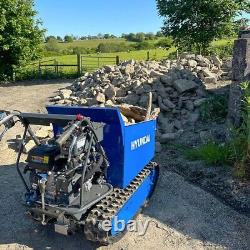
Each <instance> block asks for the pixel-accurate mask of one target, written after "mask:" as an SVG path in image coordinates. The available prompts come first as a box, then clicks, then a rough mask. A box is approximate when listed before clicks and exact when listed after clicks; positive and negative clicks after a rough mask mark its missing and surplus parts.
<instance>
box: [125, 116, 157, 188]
mask: <svg viewBox="0 0 250 250" xmlns="http://www.w3.org/2000/svg"><path fill="white" fill-rule="evenodd" d="M155 130H156V121H155V120H152V121H147V122H141V123H137V124H133V125H131V126H128V127H126V129H125V137H124V141H125V146H124V147H125V148H124V150H125V151H124V154H125V158H124V166H125V167H124V180H123V185H124V186H127V185H129V183H130V182H131V181H132V180H133V179H134V178H135V177H136V175H137V174H138V173H139V172H140V171H141V170H142V169H143V168H144V167H145V166H146V165H147V164H148V163H149V162H150V161H151V160H152V159H153V157H154V153H155ZM144 137H147V139H148V138H149V139H150V141H149V142H146V143H145V144H139V146H138V147H136V148H134V149H133V150H132V148H131V146H132V145H131V143H132V144H135V141H136V140H137V142H138V143H140V139H141V138H144ZM134 146H137V145H134Z"/></svg>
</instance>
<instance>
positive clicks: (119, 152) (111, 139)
mask: <svg viewBox="0 0 250 250" xmlns="http://www.w3.org/2000/svg"><path fill="white" fill-rule="evenodd" d="M47 110H48V113H50V114H66V115H67V114H68V115H77V114H82V115H83V116H86V117H89V118H90V119H91V120H92V121H94V122H103V123H105V124H106V125H105V127H104V140H103V142H102V146H103V148H104V150H105V152H106V155H107V157H108V160H109V163H110V167H109V168H108V173H107V175H108V176H107V179H108V182H109V183H110V184H112V185H113V186H114V187H118V188H125V187H126V186H127V185H128V184H129V183H130V182H131V181H132V180H133V179H134V177H135V176H136V175H137V174H138V173H139V172H140V171H141V170H142V169H143V167H144V166H145V165H147V164H148V163H149V162H150V161H151V159H152V158H153V155H154V143H155V130H156V121H155V120H152V121H147V122H141V123H137V124H133V125H130V126H125V124H124V122H123V120H122V117H121V114H120V111H119V110H118V109H116V108H99V107H98V108H96V107H95V108H92V107H91V108H89V107H79V106H77V107H68V106H48V107H47ZM54 132H55V135H57V134H58V133H60V128H58V127H57V126H56V125H54ZM147 135H150V142H148V143H146V144H145V145H140V147H138V148H136V149H135V150H131V142H133V141H135V140H137V139H140V138H142V137H144V136H147Z"/></svg>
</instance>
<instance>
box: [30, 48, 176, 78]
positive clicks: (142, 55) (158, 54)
mask: <svg viewBox="0 0 250 250" xmlns="http://www.w3.org/2000/svg"><path fill="white" fill-rule="evenodd" d="M148 51H149V57H150V59H151V60H161V59H164V58H167V57H168V55H169V54H170V53H172V52H174V51H175V48H174V47H173V48H170V49H169V50H165V49H152V50H138V51H131V52H117V53H99V54H97V53H95V54H89V55H86V56H87V57H88V58H84V59H83V60H84V61H83V63H82V70H83V71H92V70H93V69H96V68H98V67H101V66H104V65H114V64H115V63H116V60H115V57H116V56H119V58H120V61H125V60H130V59H134V60H137V61H142V60H147V53H148ZM91 57H92V58H91ZM97 57H99V59H98V58H97ZM102 57H113V58H112V59H107V58H104V59H102ZM55 61H57V63H58V64H59V65H62V64H77V55H63V56H54V57H46V58H44V59H43V60H41V64H43V65H48V64H54V62H55ZM37 69H38V62H37V63H35V64H34V65H33V66H32V67H31V68H30V70H31V71H36V70H37ZM42 70H43V73H47V74H49V73H50V72H54V71H55V67H54V66H51V67H42ZM76 70H77V67H72V66H71V67H70V66H69V67H60V66H59V73H61V74H63V75H74V74H75V73H76Z"/></svg>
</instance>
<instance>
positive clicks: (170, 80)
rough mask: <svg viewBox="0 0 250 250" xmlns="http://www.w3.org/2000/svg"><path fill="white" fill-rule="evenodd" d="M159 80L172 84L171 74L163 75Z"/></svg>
mask: <svg viewBox="0 0 250 250" xmlns="http://www.w3.org/2000/svg"><path fill="white" fill-rule="evenodd" d="M160 80H161V82H162V83H164V84H166V85H170V86H171V85H172V84H173V78H172V77H171V75H163V76H161V78H160Z"/></svg>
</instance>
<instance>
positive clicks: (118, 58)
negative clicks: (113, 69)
mask: <svg viewBox="0 0 250 250" xmlns="http://www.w3.org/2000/svg"><path fill="white" fill-rule="evenodd" d="M119 64H120V57H119V56H116V65H119Z"/></svg>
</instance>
